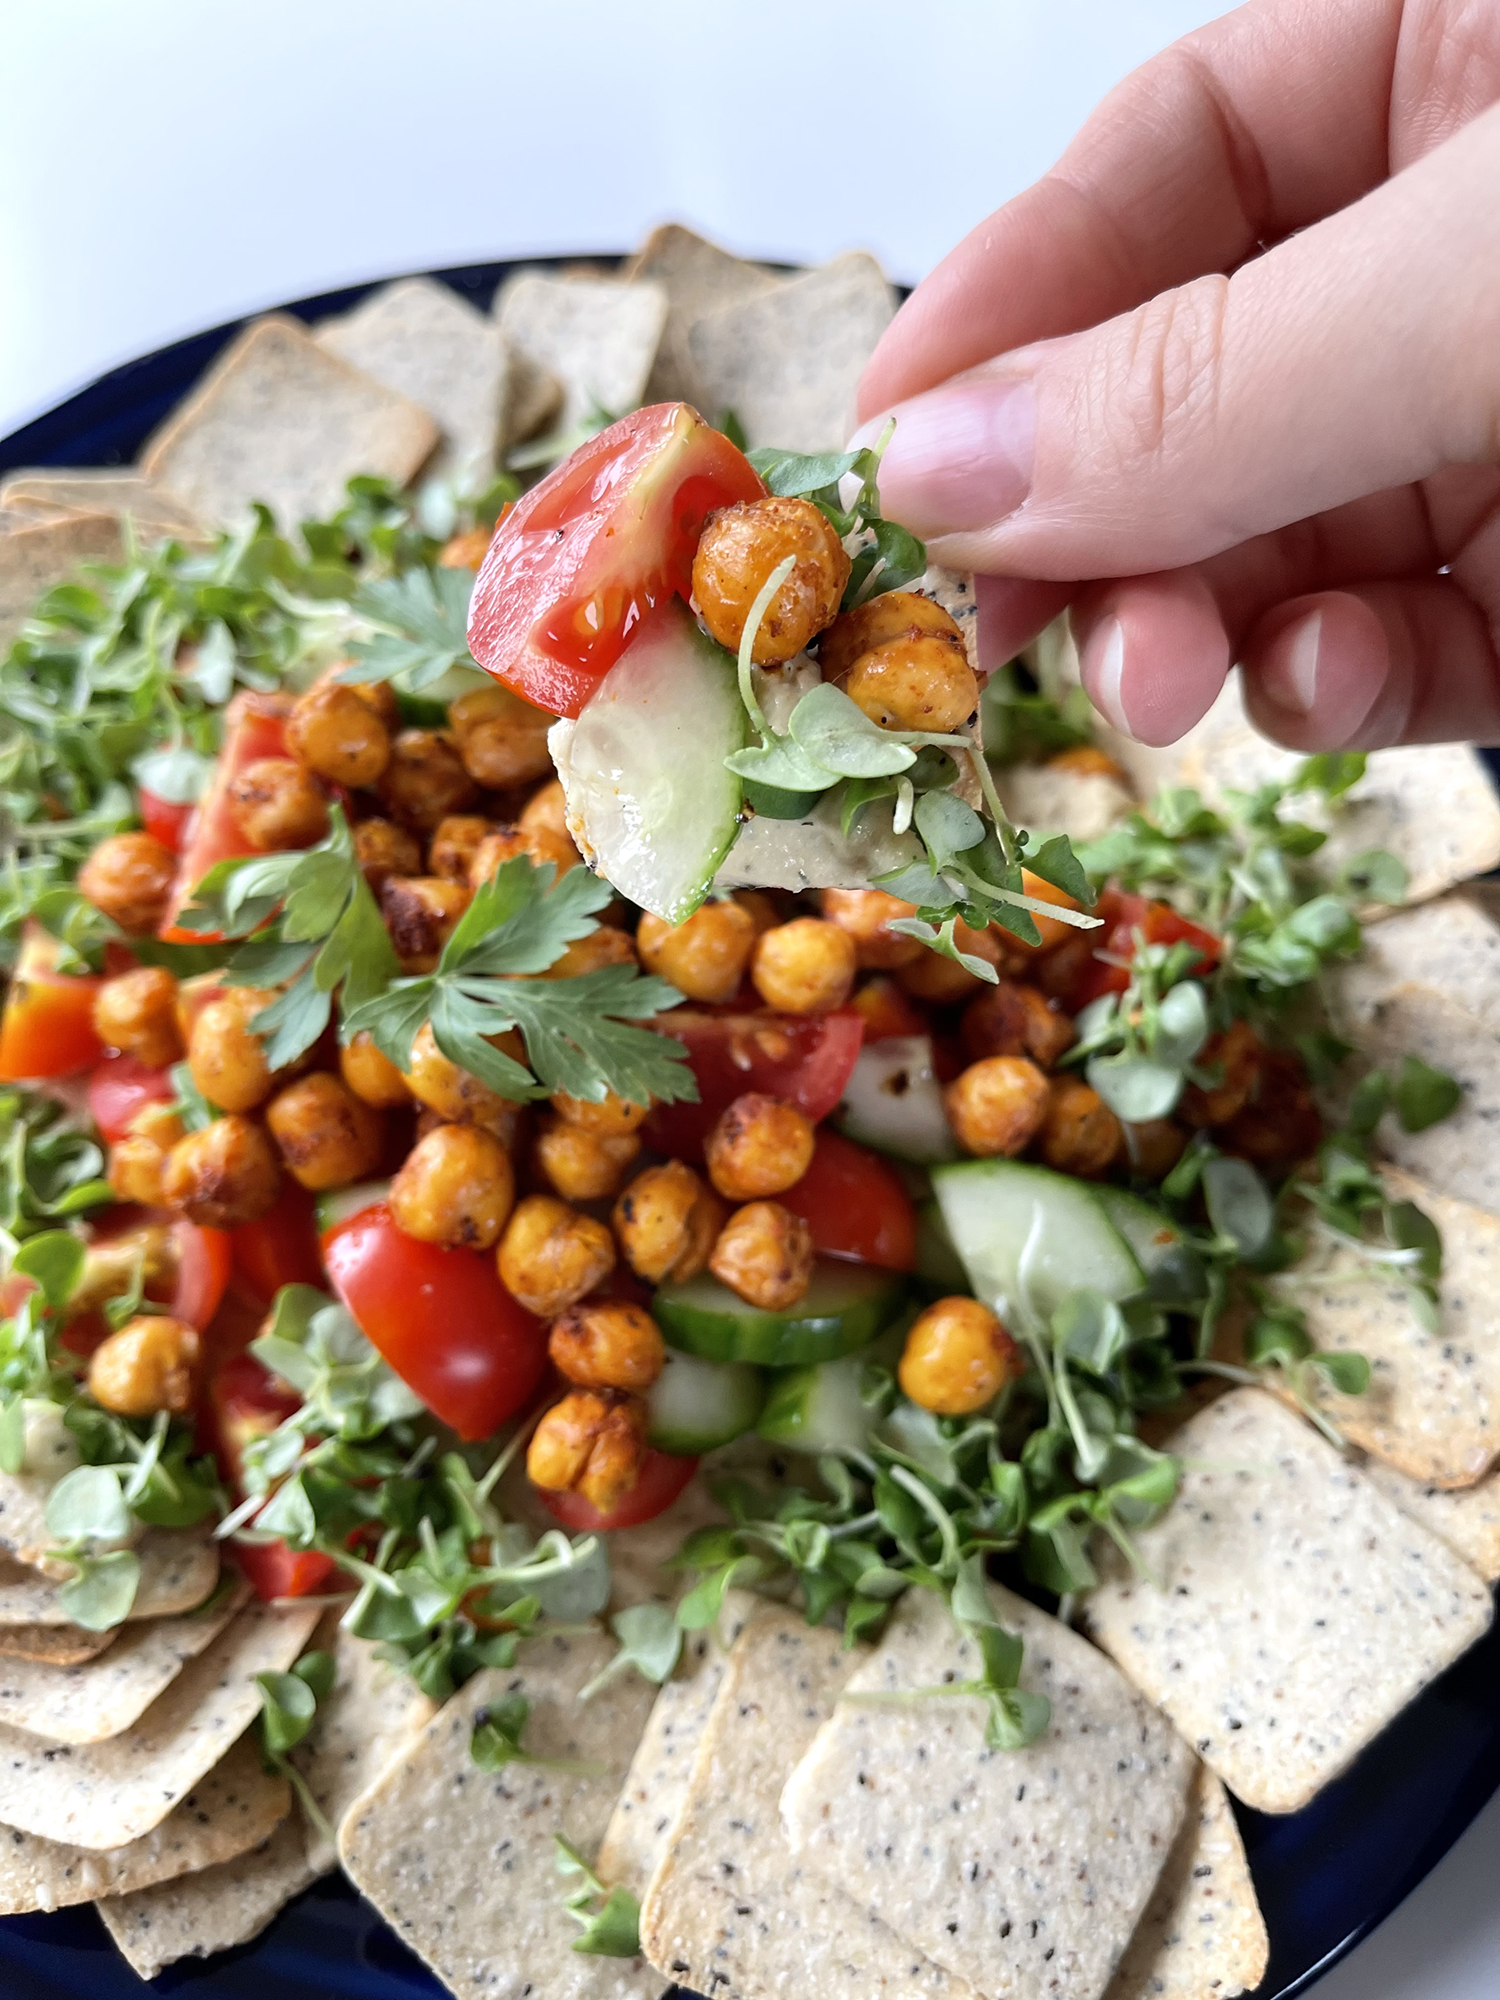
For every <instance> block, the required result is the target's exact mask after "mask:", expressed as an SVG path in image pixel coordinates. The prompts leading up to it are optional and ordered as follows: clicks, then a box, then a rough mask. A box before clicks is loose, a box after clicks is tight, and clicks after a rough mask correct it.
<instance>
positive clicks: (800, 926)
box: [750, 917, 855, 1014]
mask: <svg viewBox="0 0 1500 2000" xmlns="http://www.w3.org/2000/svg"><path fill="white" fill-rule="evenodd" d="M854 972H855V952H854V940H853V938H851V937H850V935H849V933H848V932H847V931H845V930H841V929H840V928H839V926H838V925H837V924H830V923H826V922H825V921H824V920H823V918H822V917H793V919H792V921H791V922H790V923H789V924H776V925H774V926H773V927H772V929H770V930H768V931H762V932H761V934H760V936H759V937H758V938H757V939H756V940H755V952H754V955H753V957H752V958H751V960H750V977H751V979H752V981H753V982H754V985H755V990H756V992H757V993H758V994H759V995H760V997H761V999H762V1000H764V1001H765V1003H766V1005H767V1006H768V1007H775V1008H777V1009H779V1010H780V1012H782V1013H784V1014H827V1013H830V1012H831V1011H832V1010H833V1008H835V1007H842V1006H843V1004H844V1002H845V1001H846V1000H847V999H848V998H849V995H850V992H851V991H852V990H853V987H854Z"/></svg>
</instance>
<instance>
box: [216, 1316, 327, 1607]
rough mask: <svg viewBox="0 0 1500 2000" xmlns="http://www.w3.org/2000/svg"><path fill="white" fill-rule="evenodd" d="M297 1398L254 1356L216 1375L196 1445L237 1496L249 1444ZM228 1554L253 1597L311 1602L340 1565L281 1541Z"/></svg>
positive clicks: (236, 1547)
mask: <svg viewBox="0 0 1500 2000" xmlns="http://www.w3.org/2000/svg"><path fill="white" fill-rule="evenodd" d="M297 1404H298V1398H297V1397H296V1396H295V1395H293V1394H292V1393H291V1391H290V1390H289V1389H288V1388H287V1387H286V1385H285V1384H284V1383H282V1382H279V1381H278V1380H277V1378H276V1377H275V1376H274V1375H273V1374H272V1373H271V1372H270V1370H269V1369H268V1368H264V1367H262V1365H261V1363H260V1362H258V1361H257V1360H256V1358H255V1356H254V1355H253V1354H237V1355H235V1356H234V1357H233V1358H232V1359H231V1360H228V1361H225V1362H224V1363H222V1364H221V1366H220V1367H219V1368H217V1369H216V1370H215V1372H214V1376H213V1379H212V1381H211V1382H210V1383H209V1388H208V1395H207V1398H206V1399H205V1403H204V1407H203V1409H202V1411H201V1413H200V1420H199V1427H198V1442H199V1445H200V1446H201V1447H202V1448H203V1449H204V1450H208V1451H212V1452H213V1454H214V1456H215V1458H216V1459H217V1460H218V1462H219V1471H220V1473H221V1474H222V1475H223V1477H224V1479H225V1480H226V1481H227V1482H228V1483H229V1485H230V1486H231V1487H233V1488H234V1490H235V1491H236V1492H239V1491H240V1490H241V1488H240V1467H241V1464H242V1461H243V1458H244V1453H245V1448H246V1446H247V1445H250V1444H252V1443H254V1441H255V1440H256V1439H257V1438H262V1437H265V1436H267V1435H268V1434H269V1433H270V1432H271V1431H273V1430H275V1429H276V1427H277V1425H278V1424H279V1423H281V1422H282V1421H283V1419H284V1418H286V1417H289V1416H290V1415H291V1414H292V1412H293V1411H294V1410H295V1409H296V1408H297ZM230 1554H231V1555H232V1556H233V1558H234V1560H235V1561H236V1562H237V1563H238V1564H239V1566H240V1569H241V1570H242V1571H243V1572H244V1574H245V1577H246V1578H247V1580H248V1581H249V1584H250V1587H251V1589H252V1590H253V1591H254V1592H255V1594H256V1596H257V1597H260V1598H264V1599H265V1600H266V1601H267V1602H268V1603H269V1602H270V1601H271V1600H272V1599H274V1598H278V1597H313V1596H316V1595H317V1594H318V1592H320V1591H322V1590H325V1589H326V1588H327V1587H328V1585H329V1583H330V1582H331V1580H332V1578H333V1576H334V1574H335V1572H336V1570H337V1567H338V1565H337V1564H336V1563H335V1562H334V1561H333V1560H332V1558H331V1557H329V1556H325V1555H324V1554H323V1553H322V1551H321V1550H320V1549H292V1548H288V1547H287V1545H286V1543H285V1542H232V1543H231V1544H230Z"/></svg>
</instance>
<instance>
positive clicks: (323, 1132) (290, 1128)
mask: <svg viewBox="0 0 1500 2000" xmlns="http://www.w3.org/2000/svg"><path fill="white" fill-rule="evenodd" d="M266 1123H267V1125H269V1126H270V1128H271V1137H272V1138H273V1139H274V1140H275V1141H276V1144H277V1147H278V1148H279V1150H280V1153H281V1157H282V1161H283V1162H284V1164H285V1165H286V1166H287V1167H288V1168H289V1169H290V1171H291V1173H292V1176H293V1178H294V1179H296V1180H299V1181H300V1182H301V1183H302V1185H303V1187H305V1188H311V1189H312V1190H313V1192H314V1193H319V1192H321V1191H322V1190H323V1189H324V1188H336V1187H347V1186H348V1185H349V1183H350V1182H351V1181H357V1180H362V1179H363V1178H364V1177H365V1175H366V1174H370V1173H373V1172H374V1170H375V1166H376V1164H377V1162H378V1161H379V1159H380V1146H381V1141H382V1139H383V1138H384V1136H385V1130H384V1123H383V1121H382V1119H381V1116H380V1113H379V1112H378V1111H375V1110H373V1109H372V1108H371V1107H370V1106H369V1105H368V1104H364V1103H362V1102H361V1101H360V1099H359V1098H357V1097H356V1096H355V1095H354V1093H353V1092H352V1091H350V1090H347V1089H346V1088H345V1086H344V1085H343V1083H342V1082H341V1081H340V1080H339V1078H338V1077H336V1076H332V1075H330V1074H329V1072H328V1071H327V1070H315V1071H314V1072H313V1074H312V1075H311V1076H303V1077H299V1078H298V1079H297V1081H296V1082H295V1083H289V1084H288V1085H287V1087H286V1089H285V1090H282V1091H278V1092H277V1094H276V1096H275V1097H273V1098H272V1099H271V1102H270V1104H269V1106H268V1107H267V1110H266Z"/></svg>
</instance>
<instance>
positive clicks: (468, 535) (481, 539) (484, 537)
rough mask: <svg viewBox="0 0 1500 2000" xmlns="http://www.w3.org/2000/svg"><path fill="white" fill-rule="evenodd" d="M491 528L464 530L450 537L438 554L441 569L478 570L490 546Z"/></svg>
mask: <svg viewBox="0 0 1500 2000" xmlns="http://www.w3.org/2000/svg"><path fill="white" fill-rule="evenodd" d="M493 532H494V531H493V529H490V528H463V529H461V530H460V531H459V533H458V534H456V535H450V536H449V538H448V540H447V541H446V542H444V544H443V546H442V548H441V550H440V551H439V553H438V567H439V568H440V569H478V567H479V565H480V564H481V563H482V562H483V561H484V558H485V553H486V551H487V550H488V548H489V545H490V536H491V534H492V533H493Z"/></svg>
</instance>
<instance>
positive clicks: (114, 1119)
mask: <svg viewBox="0 0 1500 2000" xmlns="http://www.w3.org/2000/svg"><path fill="white" fill-rule="evenodd" d="M175 1095H176V1092H175V1090H174V1088H173V1084H172V1079H171V1077H170V1076H169V1075H168V1074H167V1072H166V1070H164V1069H152V1068H151V1067H150V1066H149V1065H148V1064H146V1063H143V1062H142V1061H141V1059H140V1057H139V1056H127V1055H107V1056H106V1057H105V1058H104V1060H103V1062H102V1063H100V1065H99V1067H98V1068H97V1069H96V1070H95V1071H94V1073H93V1075H92V1076H91V1077H90V1078H89V1116H90V1117H91V1118H92V1119H93V1121H94V1123H95V1125H96V1126H97V1127H98V1128H99V1136H100V1138H101V1139H103V1140H104V1142H105V1144H106V1145H109V1146H115V1145H118V1144H119V1142H120V1140H121V1139H123V1138H124V1137H125V1134H126V1133H127V1132H128V1131H129V1129H130V1122H131V1120H132V1119H133V1118H134V1117H135V1115H136V1113H137V1112H138V1111H140V1110H142V1109H143V1108H144V1107H145V1106H146V1105H148V1104H167V1103H170V1101H171V1099H172V1098H173V1097H174V1096H175Z"/></svg>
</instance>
